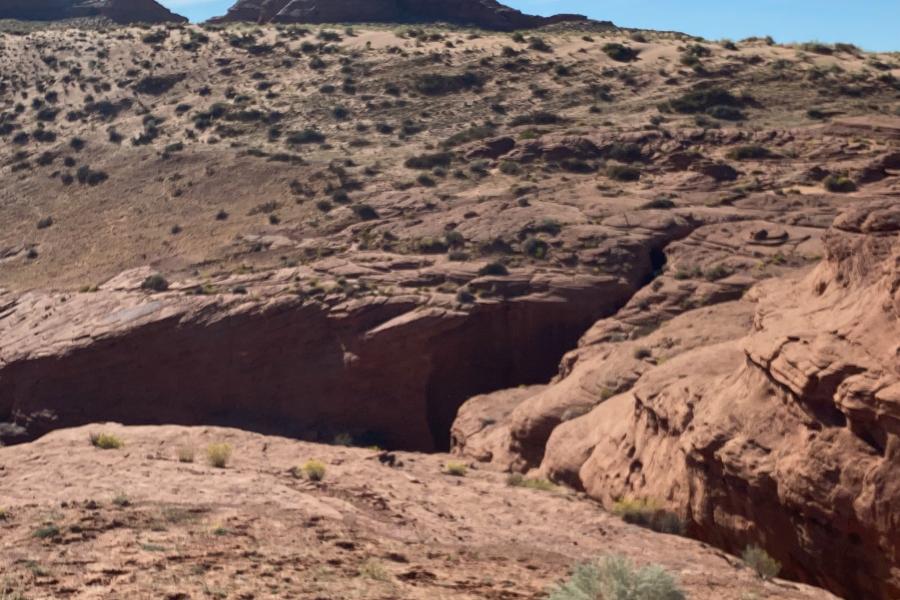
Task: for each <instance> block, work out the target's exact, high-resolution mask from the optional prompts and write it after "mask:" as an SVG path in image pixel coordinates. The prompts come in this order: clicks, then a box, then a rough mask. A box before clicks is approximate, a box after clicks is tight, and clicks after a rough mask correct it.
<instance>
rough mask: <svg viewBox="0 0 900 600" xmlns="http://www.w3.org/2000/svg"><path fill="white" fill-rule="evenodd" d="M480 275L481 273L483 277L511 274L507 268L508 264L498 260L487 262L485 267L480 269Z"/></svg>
mask: <svg viewBox="0 0 900 600" xmlns="http://www.w3.org/2000/svg"><path fill="white" fill-rule="evenodd" d="M478 275H480V276H482V277H483V276H485V275H493V276H502V275H509V269H507V268H506V265H504V264H503V263H501V262H496V261H495V262H489V263H488V264H486V265H484V266H483V267H481V268H480V269H478Z"/></svg>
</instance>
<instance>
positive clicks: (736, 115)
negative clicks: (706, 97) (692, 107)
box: [706, 106, 747, 121]
mask: <svg viewBox="0 0 900 600" xmlns="http://www.w3.org/2000/svg"><path fill="white" fill-rule="evenodd" d="M706 114H708V115H709V116H710V117H712V118H714V119H719V120H720V121H743V120H744V119H745V118H747V117H746V115H745V114H744V111H742V110H741V109H739V108H736V107H734V106H713V107H712V108H710V109H707V111H706Z"/></svg>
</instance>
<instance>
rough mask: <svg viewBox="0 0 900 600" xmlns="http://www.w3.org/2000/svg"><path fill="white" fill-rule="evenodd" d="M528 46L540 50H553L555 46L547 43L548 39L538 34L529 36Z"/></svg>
mask: <svg viewBox="0 0 900 600" xmlns="http://www.w3.org/2000/svg"><path fill="white" fill-rule="evenodd" d="M528 47H529V48H531V49H532V50H536V51H538V52H553V47H552V46H551V45H550V44H548V43H547V40H545V39H544V38H540V37H537V36H533V37H530V38H528Z"/></svg>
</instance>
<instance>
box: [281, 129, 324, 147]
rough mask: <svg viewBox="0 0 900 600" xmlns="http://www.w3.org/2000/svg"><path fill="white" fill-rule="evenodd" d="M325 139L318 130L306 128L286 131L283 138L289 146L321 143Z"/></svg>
mask: <svg viewBox="0 0 900 600" xmlns="http://www.w3.org/2000/svg"><path fill="white" fill-rule="evenodd" d="M324 141H325V136H324V135H322V133H320V132H319V131H318V130H316V129H311V128H307V129H304V130H302V131H293V132H291V133H288V135H287V137H286V138H285V142H287V144H288V145H290V146H302V145H304V144H321V143H323V142H324Z"/></svg>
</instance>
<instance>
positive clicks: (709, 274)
mask: <svg viewBox="0 0 900 600" xmlns="http://www.w3.org/2000/svg"><path fill="white" fill-rule="evenodd" d="M730 275H731V269H729V268H728V267H726V266H725V265H723V264H718V265H715V266H713V267H710V268H709V269H707V270H706V271H704V272H703V277H704V279H706V280H707V281H719V280H720V279H725V278H726V277H728V276H730Z"/></svg>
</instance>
